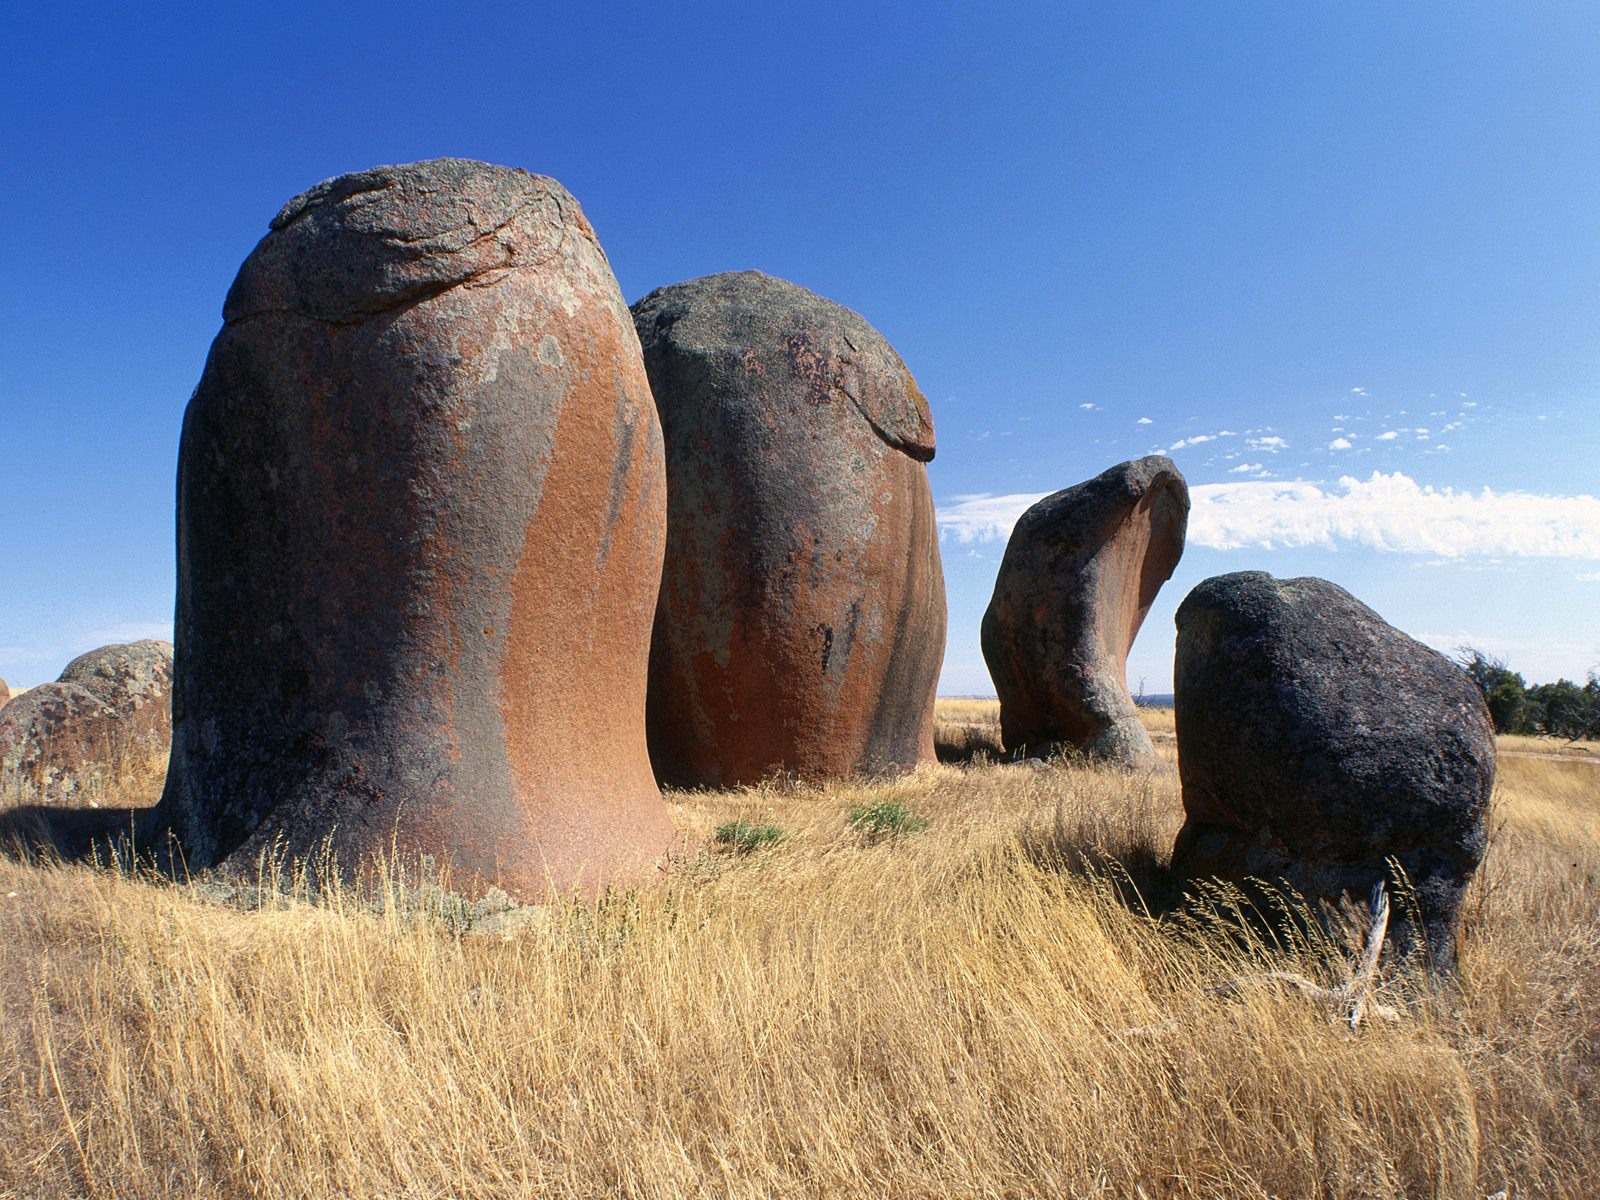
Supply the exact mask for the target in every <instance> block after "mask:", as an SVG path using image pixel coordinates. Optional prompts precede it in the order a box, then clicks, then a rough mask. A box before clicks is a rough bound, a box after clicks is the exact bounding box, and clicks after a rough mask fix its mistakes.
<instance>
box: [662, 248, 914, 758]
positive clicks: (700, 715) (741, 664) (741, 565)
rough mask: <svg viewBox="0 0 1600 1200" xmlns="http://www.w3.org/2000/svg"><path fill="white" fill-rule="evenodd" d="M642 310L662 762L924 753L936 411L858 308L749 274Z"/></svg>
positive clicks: (697, 284)
mask: <svg viewBox="0 0 1600 1200" xmlns="http://www.w3.org/2000/svg"><path fill="white" fill-rule="evenodd" d="M633 312H634V320H635V322H636V324H637V326H638V329H639V339H640V343H641V345H642V346H643V348H644V356H645V365H646V367H647V368H648V370H649V373H650V385H651V388H652V390H653V391H654V393H655V398H656V405H657V407H658V409H659V410H660V413H661V423H662V428H663V431H664V434H665V437H666V445H667V480H668V489H667V490H668V497H669V507H668V522H667V529H668V533H667V547H668V548H667V565H666V571H665V575H664V578H663V581H662V590H661V603H660V607H659V609H658V610H657V613H656V630H655V640H654V643H653V644H652V647H651V656H650V701H649V730H650V751H651V757H652V759H653V761H654V763H655V766H656V771H657V774H658V776H659V777H660V778H661V779H662V780H663V781H664V782H670V783H673V784H678V785H684V786H691V785H707V786H721V787H728V786H733V785H735V784H740V783H747V782H751V781H754V780H757V779H760V778H762V777H763V776H767V775H771V774H773V773H776V772H787V773H792V774H796V775H800V776H804V777H809V778H827V777H837V776H843V775H847V774H850V773H851V772H855V771H877V770H882V769H885V768H891V767H909V766H912V765H915V764H916V763H919V762H929V761H932V759H933V700H934V689H935V687H936V685H937V683H938V677H939V664H940V661H941V660H942V658H943V655H944V633H945V600H944V575H943V572H942V570H941V568H940V563H939V543H938V534H937V530H936V527H935V524H934V512H933V498H932V494H931V493H930V491H929V489H928V477H927V471H926V469H925V468H924V466H923V464H924V463H926V462H927V461H928V460H929V459H931V458H932V457H933V450H934V442H933V421H932V418H931V417H930V416H929V414H928V404H927V401H926V399H924V397H923V395H922V393H921V392H920V391H918V390H917V386H916V383H915V382H914V381H913V380H912V378H911V374H910V372H909V371H907V370H906V368H905V364H904V363H902V362H901V361H900V357H899V355H897V354H896V353H895V352H894V350H893V349H892V348H891V347H890V346H889V344H888V343H887V342H886V341H884V339H883V338H882V336H881V335H879V334H878V333H877V331H875V330H874V329H873V328H872V327H871V326H870V325H868V324H867V323H866V321H864V320H863V319H862V318H861V317H859V316H858V315H856V314H855V313H853V312H851V311H849V310H848V309H845V308H842V307H840V306H839V305H837V304H834V303H832V302H831V301H828V300H824V299H823V298H822V297H820V296H817V295H815V294H813V293H811V292H808V291H806V290H805V289H804V288H802V287H798V286H796V285H795V284H792V283H786V282H784V281H783V280H781V279H773V278H772V277H770V276H767V275H763V274H760V273H759V272H755V271H746V272H741V273H737V274H727V275H713V276H709V277H707V278H704V279H696V280H691V281H690V282H688V283H680V284H676V285H674V286H672V287H668V288H662V289H661V290H659V291H656V292H652V293H651V294H650V295H648V296H646V297H645V298H644V299H643V300H641V301H639V303H638V304H636V305H634V310H633Z"/></svg>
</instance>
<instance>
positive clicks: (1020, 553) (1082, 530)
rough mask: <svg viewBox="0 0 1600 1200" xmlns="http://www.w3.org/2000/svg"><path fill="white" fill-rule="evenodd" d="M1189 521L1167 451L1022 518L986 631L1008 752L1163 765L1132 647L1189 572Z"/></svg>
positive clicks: (1060, 495)
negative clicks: (1138, 702)
mask: <svg viewBox="0 0 1600 1200" xmlns="http://www.w3.org/2000/svg"><path fill="white" fill-rule="evenodd" d="M1188 522H1189V488H1188V486H1187V485H1186V484H1185V483H1184V480H1183V476H1182V475H1181V474H1180V473H1179V472H1178V468H1177V467H1176V466H1174V465H1173V463H1172V460H1171V459H1167V458H1161V457H1159V456H1152V457H1150V458H1140V459H1136V460H1134V461H1133V462H1125V463H1120V464H1118V465H1117V466H1115V467H1112V468H1111V469H1110V470H1109V471H1104V472H1102V473H1101V474H1099V475H1096V476H1095V477H1094V478H1093V479H1091V480H1089V481H1088V482H1086V483H1080V484H1078V485H1077V486H1076V487H1070V488H1066V489H1065V490H1063V491H1059V492H1055V493H1053V494H1052V495H1049V496H1046V497H1045V498H1044V499H1043V500H1040V501H1039V502H1038V503H1037V504H1035V505H1034V506H1033V507H1032V508H1030V509H1028V511H1027V512H1025V513H1023V514H1022V517H1021V519H1020V520H1019V521H1018V522H1017V524H1016V528H1015V529H1013V530H1012V532H1011V540H1010V541H1009V542H1008V543H1007V544H1006V552H1005V557H1004V558H1003V559H1002V560H1001V563H1000V573H999V575H998V576H997V577H996V579H995V584H994V596H993V598H992V599H991V600H990V601H989V608H988V611H986V612H985V613H984V615H983V630H982V636H983V657H984V659H985V661H986V662H987V663H988V664H989V674H990V676H991V677H992V678H993V679H994V686H995V693H996V694H997V695H998V696H999V697H1000V732H1001V737H1002V738H1003V739H1004V742H1005V746H1006V748H1007V749H1008V750H1012V751H1017V750H1023V749H1026V750H1028V751H1030V752H1032V753H1042V752H1047V751H1049V750H1051V749H1054V748H1056V747H1059V746H1063V745H1065V746H1071V747H1075V748H1077V749H1079V750H1082V751H1084V752H1085V753H1087V754H1089V755H1091V756H1093V757H1097V758H1104V759H1109V760H1111V761H1113V762H1118V763H1122V764H1124V765H1127V766H1133V767H1136V766H1141V765H1144V764H1146V763H1148V762H1150V761H1151V760H1152V759H1153V757H1154V754H1155V751H1154V749H1153V748H1152V746H1151V744H1150V736H1149V734H1147V733H1146V732H1145V730H1144V726H1143V725H1141V724H1140V723H1139V715H1138V712H1137V710H1136V709H1135V707H1134V703H1133V697H1132V696H1130V695H1129V694H1128V681H1127V674H1128V650H1129V648H1130V647H1131V646H1132V645H1133V639H1134V638H1135V637H1136V636H1137V635H1138V633H1139V626H1140V625H1142V624H1143V623H1144V618H1145V614H1146V613H1148V612H1149V611H1150V605H1151V603H1152V602H1153V601H1154V600H1155V597H1156V593H1157V592H1158V591H1160V590H1161V585H1162V584H1163V583H1165V582H1166V581H1167V580H1168V579H1169V578H1171V576H1172V572H1173V569H1174V568H1176V567H1177V565H1178V559H1179V557H1180V556H1181V555H1182V554H1183V539H1184V532H1185V530H1186V528H1187V526H1188Z"/></svg>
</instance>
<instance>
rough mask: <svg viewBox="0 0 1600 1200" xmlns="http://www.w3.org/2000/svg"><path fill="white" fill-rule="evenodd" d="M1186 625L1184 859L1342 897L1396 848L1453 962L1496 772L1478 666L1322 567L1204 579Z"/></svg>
mask: <svg viewBox="0 0 1600 1200" xmlns="http://www.w3.org/2000/svg"><path fill="white" fill-rule="evenodd" d="M1177 625H1178V648H1177V662H1176V665H1175V688H1176V710H1177V711H1176V717H1177V728H1178V750H1179V770H1180V773H1181V776H1182V781H1183V804H1184V809H1185V811H1186V813H1187V817H1188V820H1187V823H1186V824H1185V825H1184V827H1183V830H1182V832H1181V833H1180V834H1179V837H1178V842H1177V846H1176V848H1175V850H1174V855H1173V862H1174V866H1175V868H1176V869H1177V870H1178V871H1180V872H1181V873H1183V874H1186V875H1190V876H1217V877H1221V878H1224V879H1232V880H1243V879H1247V878H1252V877H1254V878H1261V879H1268V880H1274V879H1280V880H1283V881H1286V882H1287V883H1288V884H1290V885H1291V886H1292V887H1294V888H1295V889H1296V890H1297V891H1299V892H1300V893H1301V894H1303V895H1306V896H1309V897H1313V898H1327V899H1330V900H1332V899H1336V898H1338V897H1339V896H1341V895H1344V894H1347V893H1353V894H1354V895H1355V896H1356V897H1358V898H1359V897H1365V896H1366V894H1367V892H1368V890H1369V889H1370V888H1371V886H1372V885H1373V883H1374V882H1376V881H1377V880H1380V879H1385V878H1387V877H1390V876H1391V874H1392V867H1391V865H1390V860H1394V861H1395V862H1397V863H1398V865H1399V866H1400V868H1402V870H1403V871H1404V874H1405V876H1406V878H1407V879H1408V881H1409V886H1410V888H1411V889H1412V890H1413V891H1414V895H1415V901H1416V908H1417V910H1418V912H1419V915H1420V917H1421V932H1422V934H1423V935H1424V937H1425V940H1426V950H1427V954H1428V959H1429V961H1430V962H1431V963H1432V964H1433V965H1434V966H1435V967H1448V966H1449V964H1450V962H1451V959H1452V956H1453V947H1454V937H1455V930H1456V922H1457V917H1458V913H1459V908H1460V902H1461V896H1462V893H1463V891H1464V889H1465V888H1466V885H1467V883H1468V881H1469V880H1470V879H1471V877H1472V874H1473V872H1474V871H1475V870H1476V868H1477V866H1478V864H1479V862H1480V860H1481V859H1482V858H1483V853H1484V847H1485V839H1486V831H1485V814H1486V811H1487V809H1488V804H1489V794H1490V789H1491V787H1492V786H1493V782H1494V767H1495V743H1494V728H1493V725H1492V724H1491V722H1490V720H1489V714H1488V711H1487V709H1486V708H1485V707H1484V703H1483V699H1482V697H1481V696H1480V694H1479V692H1478V689H1477V688H1476V686H1475V685H1474V684H1473V683H1472V681H1471V679H1470V678H1469V677H1468V676H1467V675H1466V673H1465V672H1463V671H1461V670H1460V669H1459V668H1458V667H1456V666H1455V665H1454V664H1452V663H1451V662H1450V661H1449V660H1448V659H1447V658H1445V657H1444V656H1443V655H1441V654H1439V653H1437V652H1436V651H1434V650H1431V649H1429V648H1428V647H1427V646H1424V645H1422V644H1421V643H1420V642H1416V641H1413V640H1412V639H1411V638H1409V637H1407V636H1406V635H1405V634H1403V633H1401V632H1399V631H1398V630H1396V629H1394V628H1393V627H1392V626H1390V625H1388V624H1387V623H1386V622H1385V621H1384V620H1383V619H1382V618H1381V617H1379V616H1378V614H1377V613H1375V612H1373V611H1372V610H1371V609H1370V608H1368V607H1367V606H1366V605H1364V604H1362V603H1360V602H1359V601H1358V600H1356V599H1355V598H1354V597H1352V596H1351V595H1350V594H1349V593H1348V592H1346V591H1344V589H1342V588H1340V587H1337V586H1336V585H1334V584H1332V583H1329V582H1327V581H1326V580H1322V579H1284V580H1278V579H1274V578H1272V577H1271V576H1270V575H1267V574H1264V573H1262V572H1258V571H1247V572H1241V573H1239V574H1234V575H1223V576H1219V577H1217V578H1214V579H1208V580H1206V581H1205V582H1204V583H1202V584H1200V586H1198V587H1197V588H1195V589H1194V591H1193V592H1191V593H1190V594H1189V596H1188V598H1187V599H1185V600H1184V602H1183V604H1182V605H1181V606H1180V607H1179V609H1178V614H1177ZM1403 909H1404V906H1402V911H1403Z"/></svg>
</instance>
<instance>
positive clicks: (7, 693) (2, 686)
mask: <svg viewBox="0 0 1600 1200" xmlns="http://www.w3.org/2000/svg"><path fill="white" fill-rule="evenodd" d="M9 699H11V688H10V687H9V686H7V684H6V681H5V680H4V679H0V708H3V707H4V706H5V703H6V701H7V700H9Z"/></svg>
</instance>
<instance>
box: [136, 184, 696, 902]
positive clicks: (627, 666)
mask: <svg viewBox="0 0 1600 1200" xmlns="http://www.w3.org/2000/svg"><path fill="white" fill-rule="evenodd" d="M223 317H224V325H223V328H222V331H221V332H220V333H219V334H218V335H217V338H216V341H215V342H214V343H213V345H212V348H211V353H210V356H209V358H208V360H207V363H206V368H205V373H204V375H203V377H202V378H201V380H200V384H199V387H198V388H197V389H196V391H195V394H194V397H193V399H192V400H191V401H190V403H189V409H188V413H187V415H186V417H185V420H184V431H183V443H182V449H181V453H180V461H179V483H178V507H179V516H178V555H179V566H178V621H177V626H178V654H177V664H178V684H177V692H176V730H175V739H174V747H173V756H172V765H171V770H170V772H169V778H168V785H167V790H166V794H165V796H164V797H163V799H162V804H161V809H162V816H163V818H164V819H165V821H166V822H167V823H168V824H169V826H170V828H171V829H172V831H173V832H175V833H176V834H177V835H178V837H179V838H180V839H181V842H182V845H183V847H184V850H185V853H186V854H187V856H188V858H187V861H188V863H189V865H191V866H202V867H203V866H209V865H213V864H217V863H231V864H244V865H249V864H250V863H251V862H252V861H253V859H254V857H255V855H256V854H257V853H258V852H259V851H261V850H262V849H264V848H267V847H270V846H274V845H282V846H283V847H284V848H285V849H287V850H288V852H289V853H290V854H293V855H300V854H305V853H307V852H311V851H314V850H318V849H319V848H320V845H321V843H322V841H323V839H325V838H326V839H330V842H331V846H332V849H333V851H334V853H335V854H336V855H337V856H338V859H339V861H340V862H341V863H342V864H344V865H345V867H346V868H349V867H350V866H351V865H353V864H354V863H355V862H356V861H358V859H359V858H360V857H361V856H364V855H367V854H370V853H373V852H378V851H383V852H387V851H389V850H390V849H391V847H394V848H397V849H398V850H399V852H400V853H401V855H402V856H409V855H414V854H426V855H430V856H433V857H434V859H435V861H436V862H437V863H438V864H439V865H440V866H442V867H447V868H448V869H449V871H450V872H451V876H450V886H451V887H454V888H458V889H461V890H465V891H482V890H483V889H485V888H486V887H488V886H490V885H498V886H500V887H502V888H504V889H505V890H506V891H507V892H508V893H510V894H512V895H514V896H516V897H518V898H519V899H528V898H536V897H538V896H543V895H546V894H547V893H548V892H549V891H551V890H556V891H565V890H567V889H569V888H572V887H575V886H576V887H581V888H585V889H591V888H594V887H597V886H599V885H601V884H603V883H605V882H607V881H610V880H615V879H620V878H623V877H627V876H629V875H633V874H636V873H638V872H640V871H642V870H646V869H649V868H650V867H651V864H653V863H655V862H656V861H657V860H658V859H659V858H660V857H661V855H662V854H663V852H664V851H666V850H667V849H668V848H669V847H670V846H671V845H672V844H673V842H674V840H675V835H674V832H673V829H672V826H671V823H670V820H669V818H668V815H667V812H666V808H665V805H664V804H663V803H662V800H661V796H660V793H659V791H658V790H657V788H656V784H655V781H654V779H653V777H652V775H651V772H650V765H649V759H648V755H647V751H646V748H645V739H644V722H643V714H644V693H645V681H646V672H647V666H648V653H649V635H650V624H651V620H652V617H653V614H654V611H655V602H656V593H657V588H658V582H659V579H660V571H661V553H662V543H663V539H664V536H665V524H666V492H665V474H664V468H663V462H662V455H661V435H660V427H659V424H658V422H657V419H656V414H655V409H654V406H653V404H652V403H651V397H650V391H649V384H648V382H647V380H646V378H645V374H644V367H643V364H642V362H641V361H640V358H639V350H638V341H637V338H636V336H635V334H634V332H633V323H632V320H631V318H630V317H629V314H628V310H627V308H626V307H625V305H624V304H623V302H622V298H621V295H620V293H619V292H618V289H617V285H616V281H615V279H614V278H613V276H612V273H611V269H610V267H609V265H608V264H607V262H606V259H605V255H604V254H603V253H602V251H601V249H600V245H599V242H598V241H597V240H596V238H595V235H594V232H593V230H592V229H591V228H590V226H589V223H588V222H587V221H586V220H585V219H584V216H583V214H582V212H581V211H580V209H579V207H578V204H577V202H576V201H575V200H574V199H573V198H572V196H571V195H569V194H568V193H567V192H566V190H565V189H564V188H562V187H561V185H560V184H558V183H556V182H554V181H553V180H550V179H546V178H542V177H540V176H535V175H530V174H528V173H526V172H524V171H518V170H511V169H509V168H504V167H496V166H489V165H487V164H484V163H477V162H470V161H465V160H460V159H439V160H434V161H429V162H420V163H412V164H408V165H404V166H390V167H378V168H375V169H373V170H370V171H363V172H361V173H358V174H353V175H345V176H341V177H339V178H337V179H332V180H329V181H327V182H325V183H322V184H319V185H318V186H317V187H315V188H313V189H311V190H310V191H309V192H306V193H305V194H304V195H302V196H300V197H298V198H297V199H295V200H293V201H291V202H290V203H289V205H288V206H287V207H286V208H285V209H284V210H283V211H282V212H281V213H279V214H278V216H277V218H276V219H275V220H274V221H273V222H272V226H271V232H269V233H268V234H267V236H266V237H265V238H264V239H263V240H262V241H261V243H260V244H259V245H258V246H257V247H256V249H255V251H254V252H253V253H252V254H251V255H250V257H249V259H248V260H246V262H245V263H244V265H243V267H242V268H241V269H240V272H239V276H238V278H237V280H236V281H235V282H234V285H233V288H232V289H231V291H230V292H229V294H228V299H227V304H226V306H225V308H224V312H223Z"/></svg>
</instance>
